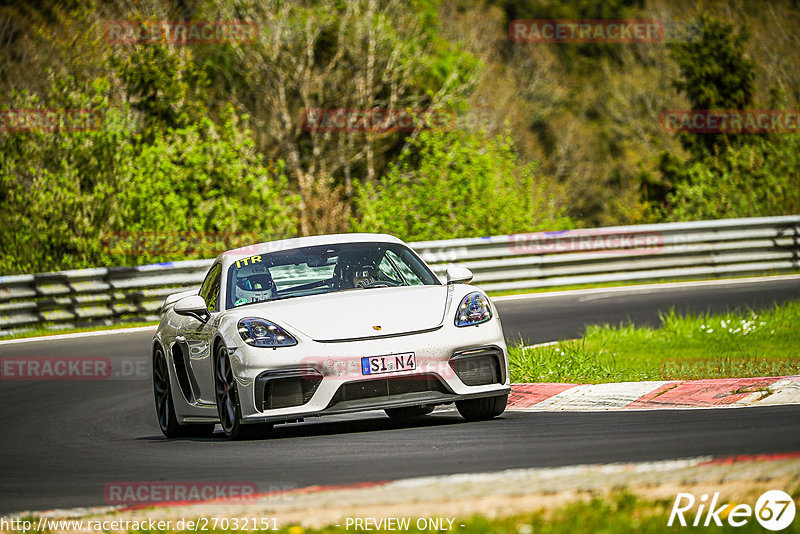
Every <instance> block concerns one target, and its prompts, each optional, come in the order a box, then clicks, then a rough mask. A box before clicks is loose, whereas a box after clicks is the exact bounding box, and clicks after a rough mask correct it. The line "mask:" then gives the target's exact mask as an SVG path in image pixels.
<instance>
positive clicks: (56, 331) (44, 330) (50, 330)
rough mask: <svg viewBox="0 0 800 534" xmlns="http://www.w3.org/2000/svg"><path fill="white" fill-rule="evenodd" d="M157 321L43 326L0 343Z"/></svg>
mask: <svg viewBox="0 0 800 534" xmlns="http://www.w3.org/2000/svg"><path fill="white" fill-rule="evenodd" d="M156 325H158V322H157V321H149V322H147V321H132V322H123V323H118V324H109V325H102V324H101V325H94V326H81V327H77V328H57V325H55V324H51V325H41V326H37V327H36V328H35V329H33V330H25V331H23V332H14V333H12V334H9V335H6V336H0V341H2V340H4V339H23V338H26V337H39V336H58V335H61V334H74V333H76V332H94V331H95V330H116V329H118V328H137V327H140V326H156Z"/></svg>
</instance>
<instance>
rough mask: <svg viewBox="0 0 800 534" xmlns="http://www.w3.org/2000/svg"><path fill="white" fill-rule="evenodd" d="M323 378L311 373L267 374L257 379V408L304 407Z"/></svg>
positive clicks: (262, 409) (287, 372) (286, 372)
mask: <svg viewBox="0 0 800 534" xmlns="http://www.w3.org/2000/svg"><path fill="white" fill-rule="evenodd" d="M320 382H322V376H321V375H319V374H318V373H316V372H309V371H283V372H279V373H265V374H262V375H260V376H259V377H258V378H257V379H256V407H258V408H260V409H261V411H264V410H277V409H278V408H290V407H292V406H302V405H303V404H306V403H307V402H308V401H310V400H311V397H313V396H314V393H315V392H316V391H317V387H318V386H319V384H320Z"/></svg>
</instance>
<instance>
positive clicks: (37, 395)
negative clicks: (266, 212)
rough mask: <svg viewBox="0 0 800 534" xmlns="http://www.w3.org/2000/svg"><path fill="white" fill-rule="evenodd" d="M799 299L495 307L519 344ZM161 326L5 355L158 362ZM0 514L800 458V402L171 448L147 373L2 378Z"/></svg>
mask: <svg viewBox="0 0 800 534" xmlns="http://www.w3.org/2000/svg"><path fill="white" fill-rule="evenodd" d="M787 299H800V280H783V281H770V282H767V283H733V284H729V285H723V286H719V285H716V286H707V287H706V286H700V287H697V286H694V287H687V288H676V289H656V288H652V289H647V290H637V291H633V292H628V291H620V290H613V291H611V290H609V291H600V292H592V293H580V294H573V295H556V296H546V297H541V296H540V297H536V298H514V299H507V300H502V301H500V302H498V308H499V309H500V314H501V317H502V319H503V326H504V329H505V333H506V337H507V338H508V339H509V340H516V339H519V338H523V339H525V340H526V341H529V342H531V343H535V342H542V341H550V340H553V339H564V338H569V337H574V336H577V335H580V333H581V331H582V330H583V328H584V327H585V325H587V324H591V323H602V322H611V323H617V322H621V321H625V320H632V321H633V322H635V323H639V324H657V322H658V313H659V311H666V310H668V309H669V308H671V307H675V308H676V309H677V310H679V311H689V310H692V311H706V310H711V311H720V310H725V309H733V308H739V307H742V306H749V307H751V308H754V309H763V308H765V307H769V306H772V305H773V304H774V303H775V302H782V301H784V300H787ZM151 336H152V334H151V333H149V332H137V333H126V334H116V335H102V336H95V337H79V338H73V339H65V340H58V341H53V340H51V341H42V342H38V341H37V342H28V343H20V344H11V345H2V344H0V357H12V356H17V357H19V356H48V355H50V356H53V355H59V356H110V355H117V356H122V357H128V358H135V357H141V358H142V359H148V346H149V341H150V338H151ZM0 406H2V408H0V514H7V513H13V512H19V511H23V510H46V509H52V508H66V507H78V506H102V505H104V504H105V499H104V491H103V490H104V487H105V485H106V484H109V483H115V482H141V481H153V482H158V481H160V482H168V481H219V482H225V481H239V482H242V481H246V482H254V483H256V484H257V485H258V487H259V488H260V490H261V491H271V490H275V489H277V488H281V489H289V488H296V487H304V486H309V485H336V484H349V483H355V482H364V481H378V480H391V479H398V478H408V477H417V476H428V475H444V474H453V473H474V472H487V471H498V470H502V469H509V468H525V467H551V466H562V465H574V464H585V463H609V462H633V461H653V460H664V459H673V458H682V457H690V456H699V455H712V456H724V455H731V454H759V453H780V452H790V451H800V406H779V407H757V408H756V407H751V408H740V409H708V410H705V409H704V410H681V411H647V412H593V413H555V412H551V413H542V412H540V413H523V412H506V413H505V414H504V415H503V416H502V417H501V418H498V419H496V420H493V421H487V422H480V423H467V422H464V421H463V420H462V419H461V418H460V417H459V416H458V414H457V413H455V412H454V411H453V410H444V411H441V412H440V411H438V410H437V412H436V413H434V414H433V415H431V416H429V417H427V418H425V419H422V420H419V421H416V422H413V423H398V422H395V421H392V420H389V419H388V418H386V417H385V416H383V415H382V414H381V413H379V412H370V413H366V414H359V415H353V416H347V417H345V416H340V417H335V418H327V419H314V420H307V421H306V422H305V423H302V424H293V425H283V426H279V427H276V429H275V431H274V434H273V436H272V437H271V438H269V439H264V440H258V441H246V442H227V441H225V440H223V439H220V438H219V437H218V436H219V434H218V436H217V437H214V438H207V439H200V438H192V439H177V440H167V439H164V438H163V437H162V436H161V434H160V432H159V430H158V425H157V423H156V420H155V415H154V409H153V395H152V390H151V383H150V378H149V376H148V377H140V378H139V379H134V380H114V381H109V380H100V381H81V382H74V381H36V382H18V381H9V380H2V381H0Z"/></svg>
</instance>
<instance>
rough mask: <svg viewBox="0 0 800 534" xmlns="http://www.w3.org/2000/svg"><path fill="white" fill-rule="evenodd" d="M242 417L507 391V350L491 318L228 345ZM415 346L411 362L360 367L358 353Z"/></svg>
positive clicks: (294, 415)
mask: <svg viewBox="0 0 800 534" xmlns="http://www.w3.org/2000/svg"><path fill="white" fill-rule="evenodd" d="M229 350H230V351H231V353H230V358H231V366H232V368H233V371H234V376H235V378H236V380H237V383H238V390H239V402H240V408H241V413H242V422H244V423H257V422H282V421H292V420H296V419H300V418H304V417H312V416H321V415H328V414H336V413H349V412H357V411H364V410H373V409H384V408H397V407H404V406H417V405H438V404H447V403H450V402H454V401H457V400H465V399H470V398H480V397H490V396H496V395H503V394H507V393H508V392H509V390H510V381H509V373H508V358H507V352H506V345H505V342H504V339H503V335H502V329H501V328H500V325H499V323H498V322H496V321H491V322H489V323H485V324H482V325H478V326H471V327H466V328H458V329H456V328H455V327H450V328H448V327H447V325H445V326H442V327H441V328H439V329H436V330H433V331H429V332H425V333H416V334H409V335H399V336H394V337H388V338H386V337H385V338H376V339H367V340H360V341H346V342H317V341H313V340H299V342H298V344H297V345H296V346H293V347H281V348H278V349H270V348H257V347H252V346H249V345H244V344H242V345H240V346H237V347H235V348H234V347H229ZM409 353H413V354H414V357H415V359H416V368H415V369H414V370H413V371H399V372H393V373H383V374H368V375H364V374H362V361H361V359H362V357H371V356H394V355H398V354H409Z"/></svg>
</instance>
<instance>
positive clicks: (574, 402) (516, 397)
mask: <svg viewBox="0 0 800 534" xmlns="http://www.w3.org/2000/svg"><path fill="white" fill-rule="evenodd" d="M780 404H800V376H774V377H760V378H719V379H709V380H689V381H681V380H669V381H650V382H619V383H611V384H553V383H537V384H512V385H511V394H510V395H509V397H508V409H509V410H518V411H566V410H574V411H593V410H630V409H639V410H641V409H645V410H652V409H682V408H721V407H730V408H734V407H742V406H767V405H780Z"/></svg>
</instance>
